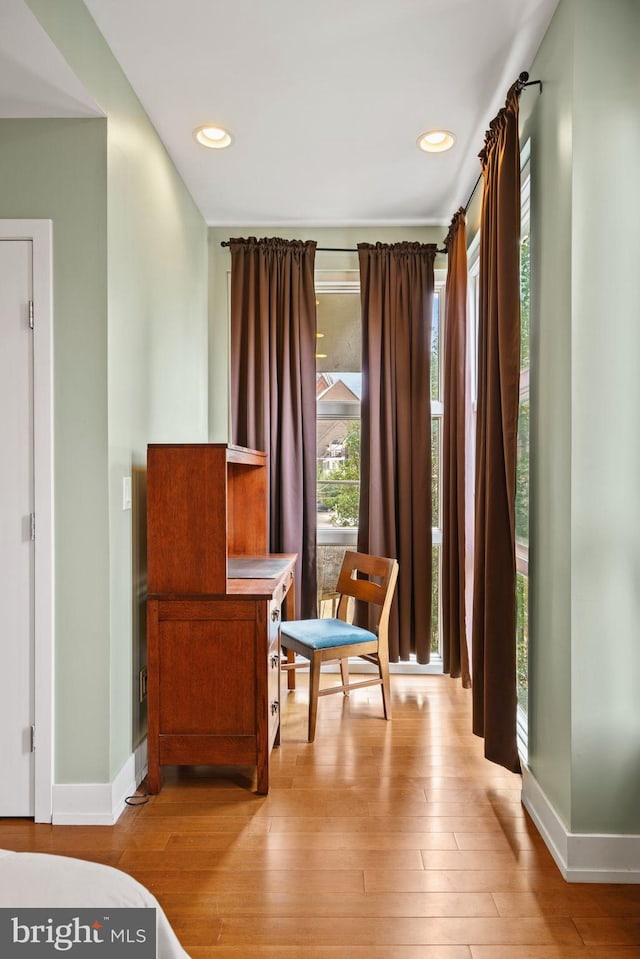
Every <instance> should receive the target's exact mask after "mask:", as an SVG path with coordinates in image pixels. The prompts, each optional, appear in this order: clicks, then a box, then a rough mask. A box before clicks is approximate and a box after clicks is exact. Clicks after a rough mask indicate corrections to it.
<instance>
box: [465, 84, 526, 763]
mask: <svg viewBox="0 0 640 959" xmlns="http://www.w3.org/2000/svg"><path fill="white" fill-rule="evenodd" d="M518 92H519V82H518V83H515V84H514V85H513V87H512V88H511V89H510V91H509V93H508V95H507V100H506V104H505V106H504V108H503V109H502V110H501V111H500V113H499V114H498V116H497V117H496V119H495V120H494V121H493V122H492V124H491V129H490V130H489V131H488V133H487V135H486V139H485V145H484V149H483V150H482V152H481V154H480V159H481V164H482V173H483V177H484V192H483V198H482V215H481V223H480V280H479V286H480V313H479V332H478V406H477V432H476V499H475V504H476V506H475V510H476V517H475V553H474V595H473V654H472V658H473V731H474V733H476V734H477V735H478V736H484V741H485V744H484V751H485V756H486V757H487V759H490V760H492V761H493V762H496V763H499V764H500V765H501V766H505V767H506V768H507V769H510V770H512V771H513V772H519V771H520V762H519V759H518V750H517V745H516V709H517V695H516V590H515V582H516V568H515V511H514V501H515V486H516V436H517V427H518V389H519V379H520V251H519V241H520V147H519V138H518Z"/></svg>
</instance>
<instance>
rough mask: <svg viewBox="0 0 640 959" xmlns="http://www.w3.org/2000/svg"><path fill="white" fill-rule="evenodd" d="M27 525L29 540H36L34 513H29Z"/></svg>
mask: <svg viewBox="0 0 640 959" xmlns="http://www.w3.org/2000/svg"><path fill="white" fill-rule="evenodd" d="M29 523H30V533H31V539H32V540H34V539H35V538H36V514H35V513H30V515H29Z"/></svg>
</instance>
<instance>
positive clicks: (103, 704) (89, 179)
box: [0, 120, 110, 782]
mask: <svg viewBox="0 0 640 959" xmlns="http://www.w3.org/2000/svg"><path fill="white" fill-rule="evenodd" d="M106 138H107V124H106V121H105V120H2V121H0V217H2V218H12V217H15V218H18V219H21V218H29V217H34V218H43V219H51V220H53V263H54V283H53V298H54V333H53V337H54V357H53V360H54V376H53V381H54V382H53V392H54V484H55V490H54V492H55V504H54V509H55V616H56V619H55V636H56V648H55V736H54V748H55V756H56V765H55V778H56V781H57V782H83V781H84V782H100V781H104V780H105V779H106V778H107V773H108V768H109V668H110V652H109V616H110V611H109V514H108V410H107V397H108V383H107V365H106V355H107V157H106Z"/></svg>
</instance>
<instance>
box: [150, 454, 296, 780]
mask: <svg viewBox="0 0 640 959" xmlns="http://www.w3.org/2000/svg"><path fill="white" fill-rule="evenodd" d="M267 530H268V520H267V455H266V453H263V452H261V451H260V450H249V449H245V448H244V447H240V446H231V445H228V444H223V443H164V444H151V445H150V446H149V447H148V450H147V582H148V599H147V671H148V687H147V688H148V762H149V773H148V777H147V785H148V789H149V792H151V793H156V792H158V791H159V789H160V788H161V785H162V774H161V767H162V766H168V765H189V766H196V765H233V766H256V767H257V769H258V792H259V793H266V792H268V790H269V756H270V753H271V749H272V747H273V746H274V745H277V744H278V743H279V741H280V619H281V607H282V603H283V602H284V600H285V597H286V598H287V612H288V616H289V619H293V618H294V611H293V603H294V599H293V580H294V568H295V562H296V557H295V556H292V555H281V556H276V555H270V554H269V553H268V545H267V544H268V536H267Z"/></svg>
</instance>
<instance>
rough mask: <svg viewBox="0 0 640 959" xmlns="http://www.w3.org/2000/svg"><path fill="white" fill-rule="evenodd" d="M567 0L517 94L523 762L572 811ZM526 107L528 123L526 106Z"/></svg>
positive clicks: (564, 812) (565, 813)
mask: <svg viewBox="0 0 640 959" xmlns="http://www.w3.org/2000/svg"><path fill="white" fill-rule="evenodd" d="M573 31H574V13H573V4H572V2H568V3H561V4H560V6H559V7H558V10H557V12H556V15H555V17H554V19H553V21H552V23H551V26H550V28H549V30H548V32H547V35H546V37H545V39H544V42H543V44H542V46H541V48H540V51H539V53H538V55H537V57H536V59H535V61H534V63H533V65H532V67H531V70H530V76H531V77H532V78H534V79H541V80H542V81H543V93H542V95H539V94H538V93H537V92H536V90H537V88H535V87H532V88H530V90H528V91H527V92H526V93H524V94H523V95H522V98H521V108H522V113H523V121H524V122H523V129H522V131H521V142H523V143H524V142H525V140H526V139H527V137H530V138H531V161H530V162H531V183H532V186H531V242H532V251H531V257H532V261H531V278H532V288H531V300H532V324H531V329H532V332H531V374H530V375H531V379H530V395H531V457H530V459H531V475H530V484H531V490H530V509H531V516H530V567H529V572H530V580H529V617H530V622H529V636H530V642H529V766H530V768H531V771H532V772H533V774H534V775H535V776H536V778H537V779H538V781H539V782H540V784H541V785H542V786H543V788H544V789H545V791H546V793H547V796H548V798H549V800H550V801H551V803H552V804H553V805H554V807H555V808H556V811H557V812H558V814H559V815H560V817H561V819H562V820H563V821H564V822H565V824H566V825H568V824H569V822H570V818H571V749H572V742H571V372H572V371H571V309H572V302H571V257H572V252H571V239H572V237H571V231H572V210H573V207H572V186H571V179H572V164H573V117H572V111H573V88H574V84H573ZM527 113H530V114H531V119H530V120H529V122H527V119H526V114H527Z"/></svg>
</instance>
